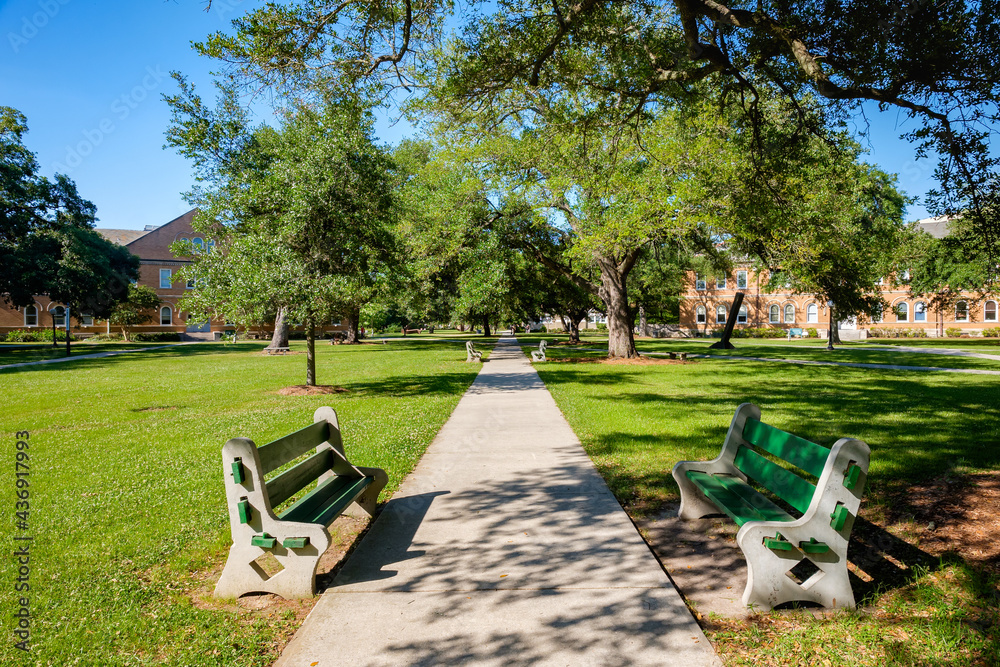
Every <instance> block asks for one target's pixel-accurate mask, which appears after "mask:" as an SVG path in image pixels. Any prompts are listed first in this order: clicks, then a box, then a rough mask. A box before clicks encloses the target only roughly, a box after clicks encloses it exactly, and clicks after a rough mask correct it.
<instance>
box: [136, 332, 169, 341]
mask: <svg viewBox="0 0 1000 667" xmlns="http://www.w3.org/2000/svg"><path fill="white" fill-rule="evenodd" d="M180 339H181V335H180V334H179V333H177V332H176V331H151V332H149V333H137V334H133V335H132V340H133V341H134V342H136V343H173V342H178V341H180Z"/></svg>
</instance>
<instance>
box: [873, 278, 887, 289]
mask: <svg viewBox="0 0 1000 667" xmlns="http://www.w3.org/2000/svg"><path fill="white" fill-rule="evenodd" d="M883 284H885V279H884V278H879V279H878V280H876V281H875V286H876V287H881V286H882V285H883Z"/></svg>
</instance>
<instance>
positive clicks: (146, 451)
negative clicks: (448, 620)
mask: <svg viewBox="0 0 1000 667" xmlns="http://www.w3.org/2000/svg"><path fill="white" fill-rule="evenodd" d="M265 345H266V343H265V342H263V341H261V342H247V343H236V344H231V345H224V344H221V343H220V344H199V345H188V346H180V347H172V348H168V349H163V350H156V351H149V352H141V353H136V354H128V355H120V356H114V357H107V358H102V359H92V360H91V359H83V360H78V361H72V362H67V363H65V364H48V365H43V366H38V367H28V368H23V369H11V370H6V371H2V370H0V396H2V397H3V398H2V401H3V411H2V415H0V424H2V430H0V432H2V436H0V437H2V438H3V439H4V443H3V446H2V451H3V452H4V457H5V459H6V464H4V465H3V466H2V467H0V489H2V492H0V493H2V497H3V498H5V499H6V500H4V501H3V502H2V504H0V520H2V521H3V524H4V530H3V539H2V552H3V554H6V555H4V556H2V557H0V582H3V586H4V588H5V593H4V595H3V596H0V610H2V611H0V616H2V618H3V619H5V620H4V621H3V627H4V637H5V640H4V641H3V642H2V644H0V663H2V664H25V663H27V664H38V665H60V666H62V665H72V664H82V665H152V664H169V665H183V666H188V665H269V664H271V663H272V662H273V661H274V660H275V659H276V657H277V650H278V648H277V647H278V646H279V645H280V644H279V643H278V642H280V641H282V640H283V639H286V638H287V637H288V636H289V634H290V633H291V632H292V631H294V629H295V627H296V624H297V621H296V617H295V614H294V613H292V612H289V611H287V610H286V611H282V612H280V613H275V614H270V615H269V614H253V613H247V612H241V611H240V610H239V609H238V608H236V607H234V606H233V605H229V606H228V607H226V606H220V605H215V604H213V603H211V601H210V600H208V599H207V597H206V594H207V593H209V592H210V591H211V587H212V586H213V585H214V579H215V578H216V577H217V575H218V572H219V571H220V570H221V566H222V564H223V563H224V561H225V557H226V554H227V551H228V548H229V544H230V538H229V525H228V516H227V512H226V508H225V492H224V486H223V479H222V475H223V471H222V469H221V449H222V445H223V443H224V442H225V441H226V439H228V438H230V437H234V436H247V437H250V438H253V439H254V440H255V441H256V442H257V443H258V444H263V443H266V442H268V441H270V440H271V439H273V438H275V437H278V436H281V435H284V434H286V433H288V432H290V431H292V430H294V429H297V428H299V427H301V426H304V425H306V424H308V423H310V422H311V421H312V413H313V411H314V410H315V408H316V407H318V406H320V405H331V406H333V407H334V408H335V409H336V410H337V412H338V414H339V416H340V422H341V426H342V428H343V432H344V441H345V446H346V448H347V452H348V456H349V457H350V459H351V460H352V461H354V462H356V463H358V464H359V465H372V466H379V467H382V468H385V469H386V470H387V472H388V473H389V480H390V481H389V485H388V486H387V487H386V490H385V492H384V494H383V499H384V498H386V497H388V496H389V495H390V494H391V493H392V492H393V491H394V490H395V489H396V488H397V486H398V484H399V482H400V480H401V479H402V478H403V477H404V476H405V475H406V474H407V473H408V472H409V471H410V469H411V468H412V467H413V465H414V464H415V463H416V461H417V460H418V459H419V457H420V455H421V454H422V453H423V451H424V449H425V448H426V447H427V445H428V444H429V443H430V441H431V440H432V439H433V437H434V435H435V434H436V433H437V431H438V430H439V429H440V428H441V426H442V425H443V424H444V422H445V421H446V419H447V417H448V416H449V415H450V413H451V411H452V410H453V408H454V406H455V405H456V404H457V402H458V400H459V398H460V397H461V395H462V394H463V393H464V391H465V389H466V388H467V387H468V386H469V384H471V382H472V381H473V379H474V378H475V375H476V373H478V371H479V368H480V365H479V364H466V363H465V349H464V347H463V346H462V345H461V343H460V342H450V343H441V342H420V341H408V342H406V343H405V344H402V343H399V344H397V343H389V344H388V345H360V346H347V345H339V346H330V345H323V344H321V345H317V347H316V350H317V354H318V362H317V381H318V383H319V384H332V385H337V386H340V387H343V388H345V389H346V390H347V391H346V392H344V393H337V394H331V395H323V396H303V397H285V396H280V395H278V394H277V393H276V392H277V391H278V390H279V389H281V388H283V387H286V386H289V385H295V384H302V383H303V382H304V380H305V355H304V354H292V355H287V356H265V355H262V354H260V349H261V348H263V347H264V346H265ZM82 347H83V346H82V345H81V346H78V349H80V348H82ZM292 349H293V351H303V350H304V349H305V343H304V342H299V341H295V342H293V343H292ZM18 431H28V432H30V439H29V442H30V449H29V454H30V457H31V458H30V461H29V464H30V466H31V468H30V478H29V479H30V484H31V486H30V492H31V497H30V502H31V510H30V511H31V514H30V519H29V524H30V529H29V531H28V534H30V535H32V536H34V538H35V539H34V542H33V543H32V546H31V575H30V584H31V591H30V594H31V612H32V615H33V620H32V640H33V648H32V652H31V653H30V654H29V655H27V656H24V655H22V654H21V653H20V652H19V651H17V650H16V649H14V648H13V640H12V639H11V637H12V635H11V634H10V633H9V630H10V629H11V614H12V613H13V609H14V608H13V605H14V603H15V598H14V593H13V590H12V589H13V582H14V580H15V577H16V564H15V563H14V561H13V558H12V557H11V556H10V554H12V553H13V550H14V548H15V545H14V542H13V540H12V533H13V532H15V531H13V530H12V527H13V526H14V520H15V517H14V516H13V513H14V509H15V508H14V493H15V481H14V469H15V460H14V457H15V443H16V439H15V437H14V433H15V432H18Z"/></svg>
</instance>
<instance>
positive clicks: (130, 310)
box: [109, 285, 160, 340]
mask: <svg viewBox="0 0 1000 667" xmlns="http://www.w3.org/2000/svg"><path fill="white" fill-rule="evenodd" d="M159 305H160V297H158V296H157V295H156V292H154V291H153V289H152V288H151V287H147V286H145V285H129V287H128V297H127V298H126V299H125V300H124V301H120V302H119V303H118V304H116V305H115V307H114V309H113V310H112V311H111V317H110V318H109V321H110V322H111V324H114V325H115V326H119V327H121V329H122V336H123V337H124V338H125V340H129V339H130V337H131V335H132V327H137V326H139V325H140V324H147V323H149V322H152V321H153V317H154V313H155V312H156V309H157V308H158V307H159Z"/></svg>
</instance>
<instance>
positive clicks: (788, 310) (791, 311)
mask: <svg viewBox="0 0 1000 667" xmlns="http://www.w3.org/2000/svg"><path fill="white" fill-rule="evenodd" d="M785 324H795V306H793V305H792V304H790V303H789V304H785Z"/></svg>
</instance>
